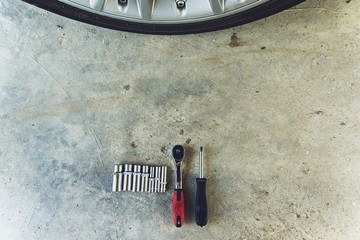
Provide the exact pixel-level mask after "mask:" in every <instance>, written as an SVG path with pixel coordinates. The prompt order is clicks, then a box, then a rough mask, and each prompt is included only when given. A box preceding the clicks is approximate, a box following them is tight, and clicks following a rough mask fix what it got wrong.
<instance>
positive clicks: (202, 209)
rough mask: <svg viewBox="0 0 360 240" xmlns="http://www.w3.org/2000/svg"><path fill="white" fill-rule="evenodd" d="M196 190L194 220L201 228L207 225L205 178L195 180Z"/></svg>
mask: <svg viewBox="0 0 360 240" xmlns="http://www.w3.org/2000/svg"><path fill="white" fill-rule="evenodd" d="M196 184H197V189H196V198H195V219H196V224H197V225H199V226H200V227H203V226H205V225H206V224H207V220H208V209H207V202H206V178H197V179H196Z"/></svg>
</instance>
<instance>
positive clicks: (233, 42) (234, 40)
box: [229, 33, 240, 48]
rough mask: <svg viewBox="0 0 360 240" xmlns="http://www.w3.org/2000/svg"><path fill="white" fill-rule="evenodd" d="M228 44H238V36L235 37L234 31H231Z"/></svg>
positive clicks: (232, 45)
mask: <svg viewBox="0 0 360 240" xmlns="http://www.w3.org/2000/svg"><path fill="white" fill-rule="evenodd" d="M229 46H230V47H232V48H234V47H239V46H240V41H239V38H238V37H237V35H236V33H233V35H231V37H230V42H229Z"/></svg>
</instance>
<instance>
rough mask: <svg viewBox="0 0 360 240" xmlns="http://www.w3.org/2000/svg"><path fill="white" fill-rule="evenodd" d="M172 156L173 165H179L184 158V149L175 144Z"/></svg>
mask: <svg viewBox="0 0 360 240" xmlns="http://www.w3.org/2000/svg"><path fill="white" fill-rule="evenodd" d="M172 156H173V158H174V162H175V165H177V166H178V165H181V163H182V160H184V158H185V149H184V148H183V146H181V145H176V146H175V147H173V149H172Z"/></svg>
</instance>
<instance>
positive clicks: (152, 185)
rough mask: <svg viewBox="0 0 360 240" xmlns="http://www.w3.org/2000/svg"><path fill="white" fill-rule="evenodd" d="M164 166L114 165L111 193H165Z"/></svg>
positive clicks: (165, 171)
mask: <svg viewBox="0 0 360 240" xmlns="http://www.w3.org/2000/svg"><path fill="white" fill-rule="evenodd" d="M166 173H167V167H166V166H146V165H137V164H115V166H114V173H113V186H112V191H113V192H126V191H130V192H151V193H152V192H165V191H166V183H167V182H166Z"/></svg>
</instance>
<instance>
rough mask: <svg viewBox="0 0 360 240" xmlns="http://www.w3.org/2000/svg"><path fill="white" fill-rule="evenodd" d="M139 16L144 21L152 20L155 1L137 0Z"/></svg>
mask: <svg viewBox="0 0 360 240" xmlns="http://www.w3.org/2000/svg"><path fill="white" fill-rule="evenodd" d="M136 2H137V5H138V9H139V15H140V17H141V18H142V19H145V20H150V19H151V15H152V13H153V10H154V6H155V0H136Z"/></svg>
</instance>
